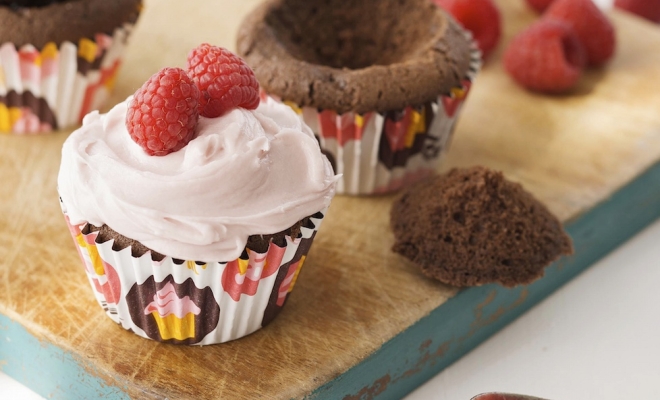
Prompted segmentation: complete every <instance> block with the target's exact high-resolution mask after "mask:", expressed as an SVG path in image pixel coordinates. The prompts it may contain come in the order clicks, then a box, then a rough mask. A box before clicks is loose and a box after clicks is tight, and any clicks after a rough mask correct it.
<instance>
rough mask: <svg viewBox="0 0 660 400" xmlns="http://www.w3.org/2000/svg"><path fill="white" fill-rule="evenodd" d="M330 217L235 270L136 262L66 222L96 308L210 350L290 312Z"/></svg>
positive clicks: (128, 324) (157, 336)
mask: <svg viewBox="0 0 660 400" xmlns="http://www.w3.org/2000/svg"><path fill="white" fill-rule="evenodd" d="M324 215H325V210H323V211H320V212H318V213H316V214H314V215H312V216H311V217H310V218H309V221H310V222H309V223H308V224H307V226H303V227H302V228H301V232H300V234H299V235H298V237H296V238H292V237H289V236H287V237H286V244H285V245H284V246H283V247H280V246H279V245H277V244H275V243H273V242H271V243H270V245H269V247H268V250H267V251H266V252H265V253H259V252H256V251H253V250H252V249H250V248H248V247H246V248H245V250H244V251H243V254H242V255H241V257H239V258H238V259H236V260H233V261H231V262H212V263H204V262H199V261H192V260H178V259H173V258H171V257H165V258H164V259H163V260H161V261H154V260H152V258H151V253H150V252H147V253H145V254H144V255H142V256H140V257H133V256H132V254H131V248H130V247H128V248H124V249H122V250H115V249H113V244H114V240H109V241H106V242H101V241H100V240H99V239H98V233H97V232H92V231H90V230H89V229H86V225H87V224H82V225H80V226H75V225H71V224H69V219H68V217H67V215H66V212H65V219H66V221H67V224H68V225H69V230H70V232H71V235H72V236H73V240H74V242H75V244H76V248H77V249H78V253H79V255H80V258H81V259H82V261H83V265H84V268H85V272H86V274H87V277H88V279H89V283H90V285H91V287H92V290H93V292H94V296H95V297H96V300H97V301H98V303H99V304H100V305H101V307H102V308H103V310H104V311H105V312H106V314H107V315H108V316H109V317H110V318H111V319H112V320H113V321H114V322H116V323H118V324H120V325H121V326H122V327H123V328H124V329H127V330H130V331H132V332H133V333H135V334H137V335H139V336H142V337H144V338H147V339H153V340H157V341H160V342H169V343H174V344H189V345H208V344H215V343H223V342H227V341H230V340H234V339H238V338H240V337H243V336H246V335H249V334H250V333H253V332H254V331H256V330H258V329H259V328H261V327H263V326H266V325H267V324H268V323H270V322H271V321H272V320H273V319H274V318H275V317H276V316H277V314H278V313H279V312H280V311H281V310H282V307H283V306H284V304H285V302H286V299H287V297H288V295H289V293H290V292H291V291H292V290H293V287H294V285H295V283H296V279H297V278H298V274H299V273H300V271H301V269H302V267H303V264H304V262H305V259H306V257H307V253H308V252H309V249H310V247H311V245H312V241H313V240H314V237H315V235H316V232H317V231H318V229H319V227H320V225H321V221H322V220H323V217H324Z"/></svg>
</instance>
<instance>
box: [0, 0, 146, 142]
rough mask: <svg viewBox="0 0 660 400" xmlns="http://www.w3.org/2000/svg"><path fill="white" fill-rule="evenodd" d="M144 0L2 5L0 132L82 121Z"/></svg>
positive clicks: (113, 69)
mask: <svg viewBox="0 0 660 400" xmlns="http://www.w3.org/2000/svg"><path fill="white" fill-rule="evenodd" d="M141 9H142V0H113V1H107V0H51V1H47V0H0V133H17V134H33V133H39V132H49V131H52V130H55V129H64V128H67V127H70V126H73V125H76V124H78V123H80V121H81V120H82V118H83V116H84V115H85V114H87V113H88V112H90V111H92V110H95V109H98V108H99V107H101V105H102V104H103V102H104V101H105V99H106V98H107V97H108V96H109V93H110V91H111V90H112V87H113V85H114V80H115V77H116V75H117V70H118V68H119V66H120V64H121V56H122V53H123V50H124V47H125V45H126V41H127V39H128V36H129V34H130V33H131V30H132V27H133V25H134V23H135V21H136V20H137V18H138V15H139V13H140V10H141Z"/></svg>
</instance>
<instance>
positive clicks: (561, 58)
mask: <svg viewBox="0 0 660 400" xmlns="http://www.w3.org/2000/svg"><path fill="white" fill-rule="evenodd" d="M571 1H572V0H571ZM585 60H586V56H585V53H584V49H583V47H582V45H581V43H580V41H579V40H578V38H577V35H576V34H575V32H574V31H573V29H572V28H571V26H570V25H568V24H567V23H565V22H562V21H557V20H544V19H541V20H540V21H538V22H536V23H534V24H532V25H531V26H530V27H529V28H527V29H525V30H524V31H522V32H521V33H519V34H518V35H517V36H516V37H514V38H513V40H512V41H511V43H509V47H508V48H507V49H506V51H505V53H504V68H506V70H507V72H508V73H509V74H510V75H511V76H513V78H514V79H515V80H516V81H517V82H518V83H520V84H521V85H523V86H524V87H526V88H528V89H531V90H535V91H539V92H546V93H560V92H564V91H566V90H568V89H570V88H571V87H573V86H574V85H575V84H576V83H577V81H578V79H579V78H580V75H581V74H582V68H583V67H584V64H585Z"/></svg>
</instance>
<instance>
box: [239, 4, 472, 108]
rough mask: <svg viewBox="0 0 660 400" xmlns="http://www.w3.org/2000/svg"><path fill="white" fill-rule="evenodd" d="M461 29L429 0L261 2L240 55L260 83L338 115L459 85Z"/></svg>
mask: <svg viewBox="0 0 660 400" xmlns="http://www.w3.org/2000/svg"><path fill="white" fill-rule="evenodd" d="M470 45H471V41H470V40H469V39H468V37H467V36H466V32H465V31H464V30H463V29H462V28H461V27H460V26H459V25H458V24H457V23H456V22H455V21H454V20H453V19H452V18H450V17H449V16H448V15H447V14H445V13H444V11H442V10H441V9H440V8H438V7H436V6H435V5H434V4H432V2H431V1H428V0H400V1H396V2H392V1H382V0H361V1H356V2H347V1H345V0H267V1H265V2H264V3H263V4H262V5H260V6H259V7H258V8H257V9H256V10H254V11H253V12H252V13H251V14H250V15H249V16H248V17H247V18H246V19H245V20H244V21H243V23H242V25H241V28H240V30H239V33H238V46H237V48H238V52H239V55H241V56H242V57H243V58H244V59H245V61H246V62H247V63H248V64H249V65H250V66H251V67H252V68H253V69H254V72H255V74H256V76H257V79H259V83H260V84H261V86H262V88H263V89H264V90H265V91H266V92H268V93H270V94H275V95H277V96H280V97H281V98H282V99H283V100H288V101H292V102H294V103H296V104H297V105H299V106H301V107H303V106H310V107H314V108H318V109H324V110H334V111H336V112H338V113H339V114H342V113H345V112H348V111H355V112H357V113H359V114H362V113H365V112H371V111H378V112H387V111H392V110H402V109H404V108H405V107H407V106H410V105H417V106H420V105H422V104H425V103H427V102H430V101H435V100H437V98H438V96H439V95H440V94H449V92H450V90H451V89H452V88H456V87H461V86H462V85H461V81H462V80H463V79H465V78H466V74H467V72H468V71H470V61H471V51H470Z"/></svg>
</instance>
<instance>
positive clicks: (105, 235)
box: [82, 213, 323, 261]
mask: <svg viewBox="0 0 660 400" xmlns="http://www.w3.org/2000/svg"><path fill="white" fill-rule="evenodd" d="M312 217H313V218H323V216H322V215H321V214H320V213H317V214H314V215H312V216H310V217H305V218H303V219H302V220H300V221H298V222H296V223H295V224H294V225H293V226H291V227H290V228H287V229H285V230H283V231H281V232H277V233H273V234H264V235H251V236H248V239H247V244H246V247H247V248H249V249H250V250H253V251H256V252H257V253H265V252H266V251H267V250H268V246H270V243H271V242H272V243H275V244H276V245H278V246H280V247H286V244H287V242H286V237H287V236H288V237H292V238H296V237H298V236H300V234H301V229H302V228H303V227H306V228H309V229H314V227H315V225H314V222H313V221H312V220H311V219H310V218H312ZM82 232H83V234H89V233H91V232H98V236H97V239H96V241H97V242H98V243H105V242H107V241H109V240H114V242H113V244H112V249H113V250H115V251H119V250H123V249H125V248H127V247H130V248H131V255H132V256H133V257H141V256H143V255H144V254H146V253H147V252H151V259H152V260H155V261H161V260H163V259H164V258H165V255H163V254H161V253H158V252H156V251H153V250H151V249H149V248H148V247H147V246H145V245H144V244H142V243H140V242H138V241H137V240H134V239H130V238H127V237H126V236H124V235H122V234H120V233H117V232H116V231H115V230H114V229H112V228H110V227H109V226H108V225H102V226H100V227H98V226H95V225H92V224H87V225H85V227H84V228H83V231H82ZM203 261H209V260H203ZM215 261H231V260H215Z"/></svg>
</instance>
